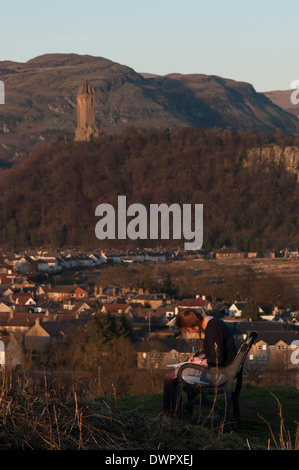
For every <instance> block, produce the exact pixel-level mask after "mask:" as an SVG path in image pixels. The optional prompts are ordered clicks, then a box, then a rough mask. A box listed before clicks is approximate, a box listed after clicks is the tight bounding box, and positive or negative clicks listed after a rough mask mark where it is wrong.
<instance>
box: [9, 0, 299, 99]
mask: <svg viewBox="0 0 299 470" xmlns="http://www.w3.org/2000/svg"><path fill="white" fill-rule="evenodd" d="M3 4H5V6H4V5H3ZM0 7H1V8H0V61H3V60H12V61H18V62H26V61H27V60H30V59H32V58H34V57H37V56H39V55H42V54H46V53H77V54H89V55H93V56H98V57H105V58H107V59H110V60H112V61H115V62H118V63H120V64H123V65H126V66H128V67H131V68H133V69H134V70H135V71H136V72H148V73H154V74H159V75H166V74H168V73H174V72H175V73H183V74H190V73H203V74H207V75H218V76H221V77H225V78H231V79H234V80H240V81H245V82H248V83H251V84H252V85H253V86H254V87H255V89H256V90H257V91H271V90H287V89H290V87H291V82H292V81H295V80H299V64H298V59H297V57H298V52H297V50H298V35H299V28H298V21H299V3H298V2H297V1H294V0H284V1H277V0H276V1H275V0H274V1H273V0H272V1H270V0H250V1H243V0H225V1H224V0H221V1H220V0H209V1H203V0H184V1H178V0H150V1H144V0H81V1H78V0H71V1H65V0H59V1H58V0H51V1H49V0H26V1H24V0H9V1H6V2H4V0H0ZM0 80H1V72H0Z"/></svg>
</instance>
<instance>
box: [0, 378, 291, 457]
mask: <svg viewBox="0 0 299 470" xmlns="http://www.w3.org/2000/svg"><path fill="white" fill-rule="evenodd" d="M298 398H299V392H298V391H297V390H296V389H295V388H292V387H282V386H281V387H280V386H275V387H263V388H261V387H254V386H251V385H244V386H243V389H242V392H241V396H240V404H241V419H240V421H239V422H238V423H231V427H230V432H229V433H224V432H223V428H222V426H221V425H220V426H219V423H214V424H213V422H211V421H206V422H205V423H204V424H202V423H199V422H198V421H196V420H193V421H192V422H188V421H179V420H177V419H170V418H165V417H162V416H161V415H160V411H161V404H162V396H161V395H160V394H156V395H147V396H129V397H122V398H117V397H113V398H104V397H97V396H96V395H93V396H92V397H90V396H89V397H88V398H80V399H79V398H78V396H77V393H76V391H72V393H71V394H69V395H68V396H66V395H65V394H62V393H61V391H60V392H59V393H58V391H57V389H55V390H54V389H53V390H50V389H49V387H48V385H47V384H46V383H45V384H44V387H41V385H40V384H39V387H38V388H35V386H34V384H32V383H31V382H30V380H28V381H27V382H22V383H16V384H14V386H13V387H7V386H5V387H4V386H3V385H2V388H0V450H22V449H24V450H205V449H207V450H249V449H250V450H266V449H279V450H295V449H296V450H298V449H299V427H298V422H299V400H298Z"/></svg>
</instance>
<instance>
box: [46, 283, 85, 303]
mask: <svg viewBox="0 0 299 470" xmlns="http://www.w3.org/2000/svg"><path fill="white" fill-rule="evenodd" d="M43 290H44V292H45V294H46V296H47V297H48V298H49V299H54V300H57V301H62V300H66V299H67V300H68V299H76V300H82V299H84V298H87V297H88V292H87V291H86V290H85V289H83V288H82V287H80V286H77V285H70V286H69V285H58V286H53V287H44V288H43Z"/></svg>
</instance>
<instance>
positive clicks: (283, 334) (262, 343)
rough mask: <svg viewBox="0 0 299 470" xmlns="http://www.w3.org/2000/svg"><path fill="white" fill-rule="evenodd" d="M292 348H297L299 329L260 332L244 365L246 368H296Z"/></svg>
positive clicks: (296, 361) (296, 363)
mask: <svg viewBox="0 0 299 470" xmlns="http://www.w3.org/2000/svg"><path fill="white" fill-rule="evenodd" d="M294 348H297V349H298V348H299V330H293V331H264V332H262V333H261V332H260V333H259V335H258V337H257V340H256V342H255V343H254V344H253V346H252V348H251V350H250V352H249V354H248V357H247V358H246V362H245V366H246V367H247V368H248V370H278V371H279V370H284V371H285V370H292V369H293V370H297V369H298V360H294V359H293V358H294ZM297 358H298V354H297Z"/></svg>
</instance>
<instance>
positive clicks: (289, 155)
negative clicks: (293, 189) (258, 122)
mask: <svg viewBox="0 0 299 470" xmlns="http://www.w3.org/2000/svg"><path fill="white" fill-rule="evenodd" d="M255 161H259V162H263V161H267V162H269V161H273V162H275V163H277V164H279V163H280V162H281V163H284V165H285V167H286V169H287V170H288V171H291V172H293V173H295V174H296V175H297V180H298V181H299V149H298V147H295V146H286V147H281V146H279V145H267V146H265V147H262V148H254V149H250V150H249V151H248V153H247V162H246V165H247V166H251V165H253V164H254V162H255Z"/></svg>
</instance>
